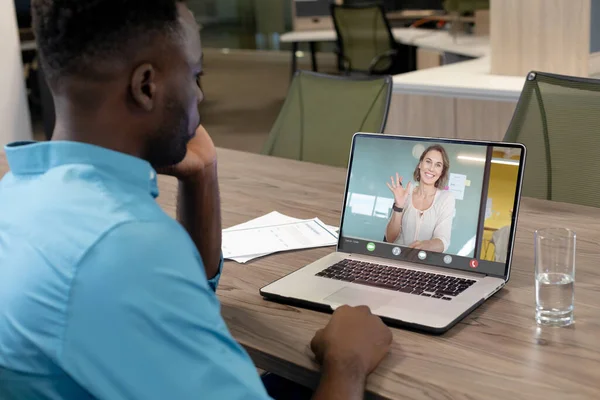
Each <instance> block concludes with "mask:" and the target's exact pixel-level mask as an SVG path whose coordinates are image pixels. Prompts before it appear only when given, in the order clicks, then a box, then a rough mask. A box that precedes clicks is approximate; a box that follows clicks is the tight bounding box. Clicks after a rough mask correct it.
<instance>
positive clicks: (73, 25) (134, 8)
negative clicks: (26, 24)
mask: <svg viewBox="0 0 600 400" xmlns="http://www.w3.org/2000/svg"><path fill="white" fill-rule="evenodd" d="M180 1H181V0H33V3H32V14H33V26H34V30H35V33H36V38H37V42H38V48H39V49H38V50H39V52H40V54H41V59H42V63H43V66H44V69H45V72H46V75H47V76H48V80H49V81H50V83H53V82H55V81H56V79H59V78H61V77H64V76H68V75H74V74H78V75H80V76H82V77H84V78H92V79H93V78H94V76H95V75H98V74H99V75H102V71H99V70H98V69H99V68H95V67H97V66H98V63H99V62H100V61H102V62H110V61H111V60H115V61H118V60H124V59H127V57H128V55H130V54H131V53H130V51H132V50H134V49H135V48H136V47H138V46H141V45H151V40H152V37H156V35H155V34H156V33H165V34H168V33H171V32H176V31H178V28H179V24H178V12H177V6H176V5H177V3H179V2H180Z"/></svg>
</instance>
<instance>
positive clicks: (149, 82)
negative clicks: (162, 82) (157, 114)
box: [130, 64, 156, 111]
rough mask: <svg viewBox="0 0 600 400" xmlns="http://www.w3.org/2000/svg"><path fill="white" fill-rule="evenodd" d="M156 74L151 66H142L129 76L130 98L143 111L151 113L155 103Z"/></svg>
mask: <svg viewBox="0 0 600 400" xmlns="http://www.w3.org/2000/svg"><path fill="white" fill-rule="evenodd" d="M155 79H156V72H155V70H154V67H153V66H152V64H142V65H140V66H139V67H137V68H136V69H135V70H134V71H133V75H132V76H131V86H130V87H131V97H132V98H133V101H134V102H135V104H137V105H138V106H139V107H141V108H142V109H144V110H145V111H152V109H153V108H154V104H155V102H156V82H155Z"/></svg>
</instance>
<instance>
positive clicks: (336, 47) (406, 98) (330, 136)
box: [0, 0, 600, 253]
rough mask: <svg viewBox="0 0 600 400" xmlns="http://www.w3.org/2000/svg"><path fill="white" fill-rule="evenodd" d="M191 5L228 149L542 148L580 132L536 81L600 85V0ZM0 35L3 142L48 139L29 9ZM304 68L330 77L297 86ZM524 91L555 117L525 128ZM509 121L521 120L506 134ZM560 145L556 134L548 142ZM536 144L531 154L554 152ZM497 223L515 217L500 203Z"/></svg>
mask: <svg viewBox="0 0 600 400" xmlns="http://www.w3.org/2000/svg"><path fill="white" fill-rule="evenodd" d="M188 4H189V6H190V8H191V9H192V10H193V11H194V13H195V16H196V19H197V20H198V23H199V24H200V26H201V36H202V40H203V50H204V60H205V65H204V67H205V68H204V69H205V75H204V76H203V77H202V88H203V90H204V92H205V101H204V103H203V104H202V105H201V106H200V108H201V114H202V117H203V123H204V125H205V126H206V128H207V130H208V131H209V132H210V134H211V135H212V137H213V139H214V141H215V143H216V145H217V146H219V147H224V148H230V149H236V150H243V151H248V152H255V153H264V154H269V155H272V156H279V157H287V158H295V159H299V160H306V161H311V162H317V163H323V164H330V165H336V166H344V165H345V164H346V162H347V156H348V148H349V144H350V140H351V137H352V134H353V133H354V132H356V131H381V132H384V133H388V134H392V133H393V134H408V135H413V136H434V137H449V138H462V139H483V140H495V141H501V140H504V139H505V135H506V133H507V131H509V136H508V139H510V140H517V141H526V139H527V138H533V139H527V140H538V141H539V140H542V139H543V138H542V139H540V137H539V129H533V128H532V127H533V126H538V127H539V126H552V123H553V122H555V121H569V124H571V123H572V121H571V120H570V119H569V115H566V114H567V112H566V111H565V110H566V108H565V107H559V106H555V107H554V106H553V105H554V103H553V100H552V99H553V98H557V99H559V100H560V101H562V102H564V99H565V93H567V92H566V91H567V89H560V90H559V89H556V87H559V86H560V87H561V88H562V87H563V86H565V87H567V86H568V84H567V83H564V85H563V84H562V83H561V84H560V85H559V84H554V83H553V84H552V85H542V86H539V87H538V85H537V77H539V76H540V75H539V74H538V75H536V74H534V75H529V72H530V71H532V70H534V71H540V72H547V73H554V74H563V75H568V76H574V77H578V78H582V77H583V78H587V77H597V76H598V74H600V22H598V21H600V19H599V18H597V16H600V0H570V1H565V0H189V1H188ZM0 37H2V40H0V55H1V56H0V120H1V121H2V123H3V129H2V130H0V145H4V144H6V143H8V142H10V141H14V140H27V139H32V138H33V139H35V140H47V139H48V138H49V137H50V135H51V133H52V128H53V124H54V109H53V105H52V100H51V97H50V93H49V91H48V88H47V86H46V84H45V79H44V76H43V71H41V70H40V68H39V64H38V56H37V51H36V45H35V40H34V37H33V32H32V30H31V18H30V1H29V0H6V1H0ZM307 70H308V71H310V70H312V71H318V73H319V74H321V75H314V73H313V72H311V73H308V72H303V73H302V74H298V75H295V73H296V72H297V71H307ZM547 79H550V80H551V78H547ZM553 82H554V81H553ZM561 82H562V81H561ZM564 82H571V81H569V78H564ZM526 83H529V84H528V86H526V88H527V87H529V89H528V90H527V91H524V92H523V96H525V97H526V99H525V100H527V99H529V98H530V96H531V91H533V90H535V91H536V94H537V95H538V97H539V99H540V104H542V103H543V104H544V105H545V106H546V107H550V106H553V107H554V108H552V109H553V110H554V111H553V114H552V117H553V118H554V119H553V120H547V121H544V120H542V119H540V118H541V117H539V118H537V120H536V121H537V122H536V124H533V123H529V122H527V123H522V124H518V122H519V121H521V119H522V120H523V121H529V119H528V118H533V117H537V116H539V115H542V114H540V113H539V112H538V113H534V111H535V107H534V106H531V107H530V108H531V110H534V111H528V109H526V107H527V104H526V102H523V103H522V107H520V108H518V107H517V103H518V101H519V98H520V97H521V92H522V90H523V88H524V85H525V84H526ZM561 85H563V86H561ZM568 93H571V92H568ZM573 93H574V94H573V95H572V96H575V97H576V96H579V95H576V94H575V92H574V91H573ZM586 93H590V92H589V91H587V92H586ZM358 98H360V99H361V101H360V102H358V101H355V99H358ZM577 98H578V97H577ZM541 99H544V101H543V102H542V100H541ZM559 100H557V101H559ZM565 103H566V104H579V103H578V102H577V101H567V102H565ZM560 104H563V103H560ZM536 107H537V106H536ZM515 110H516V111H517V113H516V114H515ZM513 114H515V115H519V116H520V117H519V119H517V120H515V121H516V122H517V123H515V124H514V125H511V127H512V129H510V130H509V125H510V124H511V121H512V120H513ZM525 114H527V115H528V116H526V115H525ZM590 114H591V113H590ZM543 115H546V114H543ZM531 116H533V117H531ZM591 116H592V115H587V114H586V118H583V119H581V120H582V121H588V120H589V118H591ZM588 125H589V126H593V125H594V124H588ZM580 132H584V131H581V130H578V131H577V132H576V133H578V134H579V133H580ZM561 135H562V131H561V132H558V131H557V130H556V129H555V130H552V129H550V132H549V133H548V135H547V136H546V137H545V139H544V140H545V142H548V141H550V140H554V141H556V140H561V138H563V137H564V135H562V136H561ZM564 140H569V139H564ZM535 143H538V142H535ZM535 143H534V142H532V146H531V148H532V149H538V148H539V149H543V148H550V147H549V144H548V143H546V145H545V146H541V145H538V146H536V145H535ZM539 143H543V142H539ZM589 147H590V148H594V146H589ZM530 150H531V149H530ZM529 154H530V157H529V161H528V165H529V166H531V165H536V166H539V168H538V169H539V171H538V176H545V175H543V170H544V169H548V168H549V165H548V161H547V160H549V159H550V155H549V154H546V153H544V152H540V153H539V156H537V155H536V154H535V153H533V152H532V151H530V153H529ZM325 155H327V156H325ZM506 157H508V158H509V157H510V156H509V155H506ZM534 157H535V158H539V162H537V163H535V162H534V161H533V159H534ZM554 159H555V160H556V159H557V158H556V157H554ZM555 167H557V166H556V165H553V168H555ZM531 168H533V167H530V168H529V169H531ZM536 168H537V167H536ZM532 181H536V182H542V180H540V179H537V180H532ZM543 182H544V183H545V182H550V181H549V180H548V179H547V180H544V181H543ZM545 186H548V188H549V189H548V190H545V191H540V190H538V191H533V190H532V191H531V192H527V191H526V194H528V195H532V196H535V197H542V198H548V197H551V196H552V194H551V193H552V191H551V190H550V188H551V186H552V183H551V182H550V183H548V184H547V185H546V184H545ZM527 187H533V186H531V185H529V186H527ZM554 193H557V192H556V191H554ZM581 198H583V197H581ZM495 204H496V203H495ZM498 204H499V203H498ZM497 212H500V213H504V214H506V213H508V212H509V210H506V207H504V206H503V205H501V207H500V206H499V207H498V210H497ZM504 214H503V215H504ZM494 215H495V214H494ZM500 222H501V221H499V222H497V223H496V225H497V226H496V225H494V226H492V227H490V229H496V228H499V227H500ZM490 253H491V251H490Z"/></svg>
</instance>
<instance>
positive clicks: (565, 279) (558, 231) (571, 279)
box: [535, 228, 576, 326]
mask: <svg viewBox="0 0 600 400" xmlns="http://www.w3.org/2000/svg"><path fill="white" fill-rule="evenodd" d="M575 238H576V235H575V232H573V231H571V230H569V229H564V228H550V229H540V230H537V231H536V232H535V300H536V310H535V319H536V321H537V323H538V324H540V325H552V326H568V325H571V324H572V323H573V322H575V319H574V316H573V309H574V302H575V287H574V285H575Z"/></svg>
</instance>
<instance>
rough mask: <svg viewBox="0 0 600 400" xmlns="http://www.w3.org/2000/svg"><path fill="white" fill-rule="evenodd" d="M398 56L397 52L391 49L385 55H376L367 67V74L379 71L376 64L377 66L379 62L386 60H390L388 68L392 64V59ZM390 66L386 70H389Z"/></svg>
mask: <svg viewBox="0 0 600 400" xmlns="http://www.w3.org/2000/svg"><path fill="white" fill-rule="evenodd" d="M397 54H398V50H397V49H392V50H388V51H386V52H385V53H381V54H379V55H377V56H376V57H375V58H374V59H373V61H371V64H370V65H369V74H372V73H375V72H378V71H380V70H379V69H378V68H377V64H379V63H380V62H381V61H383V60H385V59H386V58H389V59H390V66H391V65H392V64H393V63H394V61H393V58H394V57H395V56H396V55H397ZM390 66H388V67H387V68H389V67H390Z"/></svg>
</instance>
